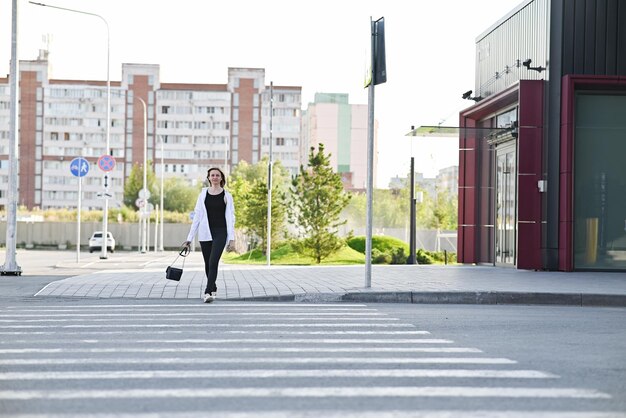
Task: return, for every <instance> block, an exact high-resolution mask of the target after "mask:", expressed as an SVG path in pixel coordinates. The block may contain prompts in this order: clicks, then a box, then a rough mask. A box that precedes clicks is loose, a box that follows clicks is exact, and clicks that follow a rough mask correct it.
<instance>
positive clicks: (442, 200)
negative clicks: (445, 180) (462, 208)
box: [432, 190, 458, 230]
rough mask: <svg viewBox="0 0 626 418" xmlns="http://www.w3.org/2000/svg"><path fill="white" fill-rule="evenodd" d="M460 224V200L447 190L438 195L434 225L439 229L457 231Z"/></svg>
mask: <svg viewBox="0 0 626 418" xmlns="http://www.w3.org/2000/svg"><path fill="white" fill-rule="evenodd" d="M457 224H458V199H457V198H456V196H452V195H451V194H450V192H448V191H447V190H442V191H439V192H438V193H437V199H436V201H435V208H434V210H433V224H432V226H433V227H434V228H437V229H448V230H452V229H457Z"/></svg>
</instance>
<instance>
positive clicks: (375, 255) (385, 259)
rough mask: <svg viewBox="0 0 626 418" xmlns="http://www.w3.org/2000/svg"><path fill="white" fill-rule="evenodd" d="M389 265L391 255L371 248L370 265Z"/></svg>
mask: <svg viewBox="0 0 626 418" xmlns="http://www.w3.org/2000/svg"><path fill="white" fill-rule="evenodd" d="M389 263H391V254H389V253H386V252H382V251H380V250H378V249H376V248H372V264H389Z"/></svg>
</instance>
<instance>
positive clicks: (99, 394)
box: [0, 386, 611, 401]
mask: <svg viewBox="0 0 626 418" xmlns="http://www.w3.org/2000/svg"><path fill="white" fill-rule="evenodd" d="M250 397H255V398H273V397H281V398H326V397H333V398H372V397H394V398H402V397H426V398H431V397H447V398H459V397H460V398H551V399H554V398H560V399H564V398H568V399H610V398H611V396H610V395H608V394H606V393H603V392H600V391H597V390H593V389H575V388H540V389H535V388H509V387H464V386H408V387H405V386H401V387H397V386H378V387H367V386H364V387H358V386H357V387H306V388H280V387H278V388H252V387H251V388H211V390H207V389H206V388H202V389H192V388H180V389H173V388H169V389H123V390H122V389H120V390H102V389H100V390H23V391H18V390H5V391H0V399H2V400H34V399H41V400H54V401H59V400H70V399H144V398H166V399H173V398H199V399H207V398H208V399H220V398H250Z"/></svg>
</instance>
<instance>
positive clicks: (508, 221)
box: [495, 143, 517, 265]
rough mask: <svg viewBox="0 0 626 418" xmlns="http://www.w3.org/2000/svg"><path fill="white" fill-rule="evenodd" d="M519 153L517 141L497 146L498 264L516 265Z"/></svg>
mask: <svg viewBox="0 0 626 418" xmlns="http://www.w3.org/2000/svg"><path fill="white" fill-rule="evenodd" d="M516 179H517V155H516V152H515V143H513V144H510V145H503V146H498V147H497V148H496V228H495V234H496V236H495V262H496V264H507V265H515V262H516V249H517V187H516V185H517V181H516Z"/></svg>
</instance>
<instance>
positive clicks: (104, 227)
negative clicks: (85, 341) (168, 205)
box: [29, 1, 111, 259]
mask: <svg viewBox="0 0 626 418" xmlns="http://www.w3.org/2000/svg"><path fill="white" fill-rule="evenodd" d="M29 3H31V4H34V5H36V6H43V7H51V8H53V9H59V10H65V11H67V12H74V13H80V14H83V15H89V16H95V17H97V18H98V19H100V20H102V21H103V22H104V25H105V26H106V30H107V128H106V146H105V150H104V155H111V149H110V141H111V78H110V59H111V53H110V51H111V48H110V44H111V42H110V32H109V22H107V20H106V19H105V18H104V17H102V16H100V15H99V14H96V13H90V12H85V11H82V10H76V9H68V8H67V7H59V6H52V5H50V4H45V3H37V2H34V1H29ZM108 177H109V176H108V174H106V173H105V174H104V178H103V182H102V183H103V188H104V192H103V196H102V197H103V198H104V199H103V200H104V205H103V209H102V240H103V244H102V253H101V254H100V258H101V259H106V258H108V257H107V241H108V230H107V229H108V216H109V214H108V212H109V199H108V196H107V195H108Z"/></svg>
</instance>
